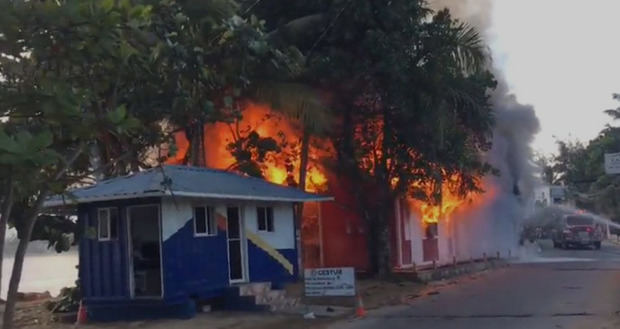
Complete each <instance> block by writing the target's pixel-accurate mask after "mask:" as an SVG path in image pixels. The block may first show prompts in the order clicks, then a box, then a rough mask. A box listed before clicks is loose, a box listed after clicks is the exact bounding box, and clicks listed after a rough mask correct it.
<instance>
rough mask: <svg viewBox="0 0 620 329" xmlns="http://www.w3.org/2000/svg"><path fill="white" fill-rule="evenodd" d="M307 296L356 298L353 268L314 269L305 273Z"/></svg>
mask: <svg viewBox="0 0 620 329" xmlns="http://www.w3.org/2000/svg"><path fill="white" fill-rule="evenodd" d="M304 280H305V286H306V296H308V297H320V296H355V270H354V269H353V268H352V267H331V268H313V269H306V270H305V271H304Z"/></svg>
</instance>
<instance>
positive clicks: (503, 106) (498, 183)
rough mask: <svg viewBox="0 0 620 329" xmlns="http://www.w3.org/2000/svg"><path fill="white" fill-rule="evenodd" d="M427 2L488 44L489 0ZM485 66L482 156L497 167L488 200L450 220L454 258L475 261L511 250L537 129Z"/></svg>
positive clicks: (527, 196) (527, 198) (527, 109)
mask: <svg viewBox="0 0 620 329" xmlns="http://www.w3.org/2000/svg"><path fill="white" fill-rule="evenodd" d="M430 3H431V6H433V8H435V9H441V8H445V7H448V8H449V9H450V12H451V13H452V15H453V16H454V17H456V18H458V19H460V20H462V21H464V22H466V23H468V24H471V25H473V26H474V27H476V28H477V29H478V31H479V32H480V34H481V35H482V36H483V38H485V39H486V41H487V44H489V43H490V42H491V41H492V40H491V39H492V38H493V36H492V35H491V33H490V27H491V24H492V15H491V14H492V9H493V8H492V4H493V3H492V0H433V1H430ZM490 65H491V69H492V70H493V72H494V73H495V76H496V79H497V80H498V88H497V89H496V90H495V91H494V94H493V97H492V103H493V106H494V112H495V119H496V127H495V130H494V134H493V147H492V149H491V150H490V151H489V152H488V153H487V154H486V156H487V160H488V161H489V163H491V164H492V165H493V166H494V167H495V168H497V169H499V171H500V175H499V176H496V177H487V178H486V182H485V183H486V186H488V190H489V195H490V196H492V199H491V200H489V201H488V202H487V203H486V204H485V205H484V206H483V207H481V208H479V209H476V210H475V211H469V212H467V213H462V214H460V215H458V214H457V215H456V217H457V218H454V219H453V220H454V223H455V227H454V229H455V231H454V239H455V245H456V250H455V251H456V254H457V255H458V256H460V257H468V256H473V257H477V256H479V255H480V254H481V253H483V252H486V253H495V252H496V251H499V252H501V253H502V254H504V255H505V253H507V252H508V250H512V251H513V252H514V251H515V250H516V248H517V245H518V236H519V229H520V226H521V223H522V222H523V221H524V218H525V217H526V216H527V215H528V214H527V212H528V209H529V208H530V206H531V200H532V199H533V192H534V187H535V185H536V183H537V178H536V167H535V166H534V165H533V162H532V156H533V152H532V148H531V146H530V145H531V143H532V141H533V139H534V135H535V134H536V133H537V132H538V130H539V129H540V125H539V122H538V118H537V117H536V114H535V112H534V109H533V108H532V107H531V106H528V105H523V104H520V103H519V102H517V100H516V98H515V97H514V96H513V95H510V94H509V91H508V87H507V83H506V80H505V77H504V75H503V74H502V72H501V68H498V67H495V66H493V64H492V63H491V64H490ZM458 217H463V218H458Z"/></svg>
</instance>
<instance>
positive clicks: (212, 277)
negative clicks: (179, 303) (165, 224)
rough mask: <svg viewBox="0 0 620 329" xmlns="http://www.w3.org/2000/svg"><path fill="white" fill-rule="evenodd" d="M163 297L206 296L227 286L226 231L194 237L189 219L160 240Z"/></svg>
mask: <svg viewBox="0 0 620 329" xmlns="http://www.w3.org/2000/svg"><path fill="white" fill-rule="evenodd" d="M163 255H164V257H163V258H164V287H165V288H164V291H165V296H166V299H171V300H173V299H178V298H183V297H198V298H209V297H214V296H215V295H217V294H220V293H221V292H222V291H223V289H225V288H226V287H227V286H228V256H227V248H226V231H223V230H219V231H218V234H217V235H216V236H209V237H194V228H193V220H192V219H191V218H188V219H187V222H186V224H185V225H184V226H183V227H182V228H181V229H179V230H178V231H177V232H176V233H175V234H173V235H172V236H171V237H170V238H168V240H166V241H164V244H163Z"/></svg>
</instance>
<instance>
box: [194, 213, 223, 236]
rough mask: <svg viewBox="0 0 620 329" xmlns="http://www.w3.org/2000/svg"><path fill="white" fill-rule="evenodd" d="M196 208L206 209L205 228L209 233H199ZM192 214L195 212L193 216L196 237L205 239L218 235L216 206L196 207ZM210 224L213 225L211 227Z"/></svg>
mask: <svg viewBox="0 0 620 329" xmlns="http://www.w3.org/2000/svg"><path fill="white" fill-rule="evenodd" d="M196 208H204V210H205V228H206V229H207V231H206V232H204V233H199V232H197V227H196V223H197V222H198V218H197V217H196ZM209 210H210V211H209ZM192 212H193V216H192V217H193V223H192V224H193V225H194V237H196V238H203V237H210V236H216V235H217V234H218V228H217V218H216V216H215V207H214V206H209V205H199V206H194V207H193V208H192ZM209 219H211V220H209ZM210 223H211V225H209V224H210Z"/></svg>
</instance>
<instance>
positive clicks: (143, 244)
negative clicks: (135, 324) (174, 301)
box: [128, 205, 162, 297]
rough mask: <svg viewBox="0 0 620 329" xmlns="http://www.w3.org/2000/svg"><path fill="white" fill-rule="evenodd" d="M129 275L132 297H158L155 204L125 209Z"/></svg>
mask: <svg viewBox="0 0 620 329" xmlns="http://www.w3.org/2000/svg"><path fill="white" fill-rule="evenodd" d="M128 226H129V260H130V267H129V272H130V273H129V274H130V276H129V278H130V282H131V284H130V291H131V296H132V297H161V296H162V287H161V284H162V279H161V244H160V242H161V240H160V233H159V232H160V227H159V226H160V225H159V207H158V206H157V205H148V206H133V207H130V208H129V211H128Z"/></svg>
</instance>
